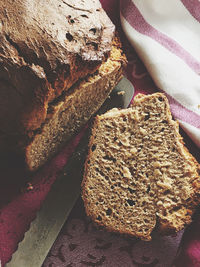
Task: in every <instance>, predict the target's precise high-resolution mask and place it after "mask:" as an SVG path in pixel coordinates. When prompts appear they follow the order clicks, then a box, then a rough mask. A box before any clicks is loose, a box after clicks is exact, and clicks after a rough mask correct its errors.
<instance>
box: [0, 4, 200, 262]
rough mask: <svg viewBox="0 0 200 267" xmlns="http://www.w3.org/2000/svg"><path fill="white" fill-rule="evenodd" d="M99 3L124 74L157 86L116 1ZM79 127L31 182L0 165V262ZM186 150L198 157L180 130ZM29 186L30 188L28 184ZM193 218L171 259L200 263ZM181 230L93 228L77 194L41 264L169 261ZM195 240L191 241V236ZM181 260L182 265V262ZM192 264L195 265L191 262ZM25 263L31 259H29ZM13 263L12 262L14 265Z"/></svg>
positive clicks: (141, 85) (151, 88) (140, 84)
mask: <svg viewBox="0 0 200 267" xmlns="http://www.w3.org/2000/svg"><path fill="white" fill-rule="evenodd" d="M101 2H102V4H103V7H104V8H105V9H106V11H107V12H108V14H109V16H110V17H111V18H112V20H113V22H114V23H115V24H116V25H117V30H118V31H119V33H120V35H121V38H122V40H123V44H124V50H125V51H126V54H127V57H128V66H127V70H126V75H127V77H128V78H129V79H130V80H131V81H132V83H133V85H134V86H135V89H136V93H138V92H141V93H145V94H148V93H153V92H155V91H156V90H157V89H156V87H155V85H154V83H153V81H152V79H151V77H150V76H149V74H148V73H147V71H146V69H145V68H144V66H143V64H142V62H141V61H140V59H139V58H138V56H137V55H136V53H135V51H134V50H133V48H132V47H131V46H130V45H129V43H128V42H127V40H126V38H125V36H124V34H123V32H122V31H121V28H120V18H119V1H118V0H102V1H101ZM83 133H84V131H82V132H81V133H80V134H79V135H78V136H76V137H75V138H74V139H73V140H72V141H71V142H70V144H68V145H66V147H64V148H63V150H62V151H61V152H60V153H59V154H58V155H57V156H56V157H55V158H54V159H52V160H51V161H50V162H49V163H48V164H46V166H44V168H42V169H41V170H40V171H39V172H38V173H37V174H35V175H34V177H31V180H32V181H31V183H32V188H31V186H30V185H27V181H28V180H30V177H26V173H25V172H24V170H23V169H21V168H20V167H18V166H17V165H16V166H13V165H12V168H11V166H8V168H7V167H5V168H4V169H3V170H0V173H1V176H0V206H1V211H0V259H1V263H2V266H4V265H5V263H6V262H8V261H9V260H10V258H11V256H12V254H13V252H14V251H15V250H16V249H17V245H18V243H19V242H20V241H21V240H22V239H23V236H24V233H25V232H26V231H27V230H28V228H29V226H30V223H31V221H32V220H33V219H34V218H35V216H36V212H37V211H38V210H39V208H40V206H41V204H42V202H43V200H44V199H45V197H46V195H47V193H48V192H49V190H50V188H51V185H52V184H53V182H54V181H55V180H56V178H57V177H58V175H59V172H60V171H62V168H63V166H64V165H65V164H66V162H67V160H68V158H69V156H70V154H71V153H72V151H73V150H74V148H75V146H76V145H77V143H78V142H79V140H80V138H81V136H82V135H83ZM182 134H183V135H184V138H185V141H186V144H187V146H188V148H189V150H190V151H191V152H192V153H193V154H194V155H195V156H196V157H197V158H198V160H200V157H199V151H198V149H197V147H196V146H195V145H194V144H193V143H192V142H191V140H190V139H189V138H188V137H187V136H186V135H185V134H184V133H182ZM30 189H31V190H30ZM199 221H200V219H198V218H197V219H196V220H195V222H194V224H193V225H191V226H190V227H189V228H188V229H187V230H186V232H185V234H184V239H183V242H182V245H181V249H180V250H179V254H178V257H177V260H176V262H175V263H174V264H176V266H177V267H179V266H200V265H198V264H199V262H198V261H196V263H194V260H193V259H194V258H195V259H198V260H199V258H200V252H199V251H200V249H199V247H200V245H199V240H200V231H199ZM181 236H182V232H180V233H179V234H178V235H177V236H174V237H160V236H158V235H157V234H156V233H155V234H154V235H153V240H152V241H151V242H142V241H138V240H135V239H127V238H125V237H122V236H117V235H113V234H110V233H107V232H103V231H100V230H97V229H95V228H94V227H93V226H92V224H91V222H90V221H89V220H88V218H87V217H86V215H85V212H84V208H83V203H82V201H81V199H79V201H78V202H77V204H76V206H75V207H74V209H73V210H72V213H71V214H70V216H69V218H68V220H67V222H66V224H65V226H64V227H63V229H62V231H61V233H60V234H59V236H58V239H57V240H56V241H55V243H54V245H53V247H52V249H51V251H50V252H49V255H48V257H47V259H46V260H45V262H44V266H45V267H47V266H49V267H50V266H52V267H62V266H63V267H64V266H65V267H66V266H69V267H70V266H120V267H121V266H123V267H126V266H127V267H128V266H171V264H172V261H173V260H174V257H175V254H176V251H177V247H178V245H179V241H180V238H181ZM195 240H196V241H195ZM186 262H187V265H184V264H186ZM192 264H196V265H192ZM30 266H31V264H30ZM17 267H18V266H17Z"/></svg>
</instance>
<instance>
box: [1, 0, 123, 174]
mask: <svg viewBox="0 0 200 267" xmlns="http://www.w3.org/2000/svg"><path fill="white" fill-rule="evenodd" d="M0 30H1V35H0V62H1V64H0V101H1V105H0V106H1V107H0V123H1V131H0V150H1V155H5V154H6V153H8V154H9V153H12V152H13V151H15V152H17V153H20V154H21V155H22V156H23V157H24V160H25V162H26V164H27V167H28V168H29V169H30V170H36V169H38V168H39V167H40V166H41V165H42V164H43V163H44V162H46V160H47V159H48V158H50V157H51V156H52V155H53V154H54V153H55V152H57V151H58V150H59V148H60V146H61V145H62V144H63V142H66V141H67V140H69V138H70V137H71V136H72V135H73V134H74V133H75V132H76V131H77V130H78V129H80V127H81V126H82V125H83V124H84V123H85V122H86V121H87V120H88V119H89V118H90V117H91V115H92V114H93V113H94V112H95V111H96V110H97V109H98V108H99V106H100V105H101V104H102V103H103V102H104V100H105V99H106V97H107V96H108V95H109V93H110V92H111V90H112V89H113V87H114V86H115V85H116V83H117V82H118V81H119V80H120V78H121V77H122V68H123V65H124V63H125V62H126V59H125V56H124V54H123V52H122V50H121V44H120V41H119V39H118V38H117V37H115V27H114V25H113V23H112V22H111V21H110V19H109V18H108V16H107V15H106V13H105V12H104V10H103V9H102V7H101V4H100V2H99V1H98V0H87V1H86V0H83V1H78V0H75V1H74V0H65V1H63V0H44V1H40V0H31V1H29V0H16V1H14V2H13V1H11V0H3V1H1V6H0Z"/></svg>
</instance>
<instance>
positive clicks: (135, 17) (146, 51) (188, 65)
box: [121, 0, 200, 147]
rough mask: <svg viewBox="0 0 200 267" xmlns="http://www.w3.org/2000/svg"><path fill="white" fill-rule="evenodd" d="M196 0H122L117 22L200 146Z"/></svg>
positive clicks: (199, 50)
mask: <svg viewBox="0 0 200 267" xmlns="http://www.w3.org/2000/svg"><path fill="white" fill-rule="evenodd" d="M199 22H200V1H198V0H192V1H191V0H168V1H166V0H151V1H146V0H121V23H122V27H123V30H124V32H125V34H126V35H127V37H128V39H129V41H130V43H131V44H132V45H133V46H134V48H135V50H136V51H137V53H138V55H139V56H140V58H141V59H142V61H143V62H144V64H145V66H146V68H147V70H148V72H149V73H150V75H151V77H152V78H153V80H154V82H155V84H156V85H157V87H158V88H159V89H160V90H161V91H164V92H165V94H166V95H167V97H168V100H169V103H170V106H171V111H172V114H173V116H174V118H175V119H177V120H178V121H179V123H180V125H181V127H182V128H183V129H184V130H185V132H186V133H187V134H188V135H189V136H190V137H191V139H192V140H193V141H194V142H195V143H196V144H197V145H198V146H199V147H200V24H199Z"/></svg>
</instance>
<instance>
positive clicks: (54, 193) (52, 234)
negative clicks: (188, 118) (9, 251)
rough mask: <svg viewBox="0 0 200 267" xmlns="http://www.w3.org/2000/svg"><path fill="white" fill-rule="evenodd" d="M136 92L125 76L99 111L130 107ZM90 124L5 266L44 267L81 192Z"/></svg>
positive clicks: (100, 112) (99, 112)
mask: <svg viewBox="0 0 200 267" xmlns="http://www.w3.org/2000/svg"><path fill="white" fill-rule="evenodd" d="M133 94H134V87H133V85H132V83H131V82H130V81H129V80H128V79H126V78H125V77H123V78H122V80H121V81H120V82H119V83H118V84H117V86H116V87H115V88H114V90H113V91H112V93H111V94H110V97H108V98H107V100H106V101H105V102H104V104H103V106H102V107H101V108H100V110H99V111H98V114H102V113H104V112H106V111H107V110H109V109H111V108H113V107H118V108H127V107H128V105H129V104H130V101H131V99H132V97H133ZM89 135H90V127H88V129H87V130H86V133H85V134H84V136H83V137H82V139H81V141H80V142H79V144H78V146H77V147H76V149H75V152H74V153H73V154H72V156H71V158H70V159H69V160H68V162H67V164H66V166H65V167H64V168H63V171H62V174H61V175H60V177H59V178H58V179H57V180H56V181H55V183H54V184H53V185H52V187H51V190H50V192H49V193H48V195H47V197H46V199H45V200H44V202H43V204H42V207H41V209H40V210H39V211H38V213H37V216H36V219H35V220H34V221H33V222H32V223H31V225H30V228H29V230H28V231H27V232H26V233H25V236H24V239H23V240H22V241H21V242H20V243H19V246H18V249H17V251H16V252H15V253H14V254H13V256H12V259H11V261H10V262H9V263H7V265H6V267H29V266H31V267H41V266H42V263H43V262H44V260H45V258H46V256H47V254H48V252H49V250H50V248H51V247H52V245H53V243H54V241H55V240H56V238H57V236H58V234H59V232H60V230H61V228H62V226H63V224H64V223H65V221H66V219H67V217H68V215H69V213H70V211H71V209H72V208H73V206H74V204H75V202H76V200H77V199H78V197H79V195H80V185H81V179H82V173H83V167H84V161H85V157H86V154H87V144H88V140H89Z"/></svg>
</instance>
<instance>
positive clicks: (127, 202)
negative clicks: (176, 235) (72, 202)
mask: <svg viewBox="0 0 200 267" xmlns="http://www.w3.org/2000/svg"><path fill="white" fill-rule="evenodd" d="M199 188H200V177H199V165H198V163H197V161H196V160H195V159H194V158H193V156H192V155H191V154H190V153H189V152H188V150H187V149H186V148H185V147H184V145H183V142H182V137H181V136H180V135H179V126H178V123H177V122H175V121H173V120H172V116H171V113H170V110H169V104H168V101H167V98H166V97H165V96H164V95H163V94H160V93H156V94H153V95H148V96H144V95H138V96H137V97H136V98H135V101H134V105H133V107H132V108H129V109H125V110H118V109H113V110H111V111H109V112H107V113H106V114H104V115H101V116H97V117H96V120H95V123H94V127H93V131H92V136H91V139H90V144H89V155H88V158H87V160H86V163H85V173H84V179H83V182H82V198H83V200H84V205H85V208H86V213H87V215H89V216H90V217H91V218H92V219H93V221H94V222H95V223H97V224H98V225H100V226H104V227H105V228H107V229H108V230H109V231H114V232H119V233H124V234H129V235H132V236H136V237H140V238H141V239H143V240H150V239H151V233H152V231H153V230H154V228H155V226H156V224H157V226H158V227H159V230H160V231H161V232H164V233H169V232H177V231H179V230H181V229H182V228H183V227H184V226H185V225H186V224H189V223H190V222H191V216H192V214H193V212H194V210H195V208H196V206H197V204H198V202H199V192H200V190H199Z"/></svg>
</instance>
